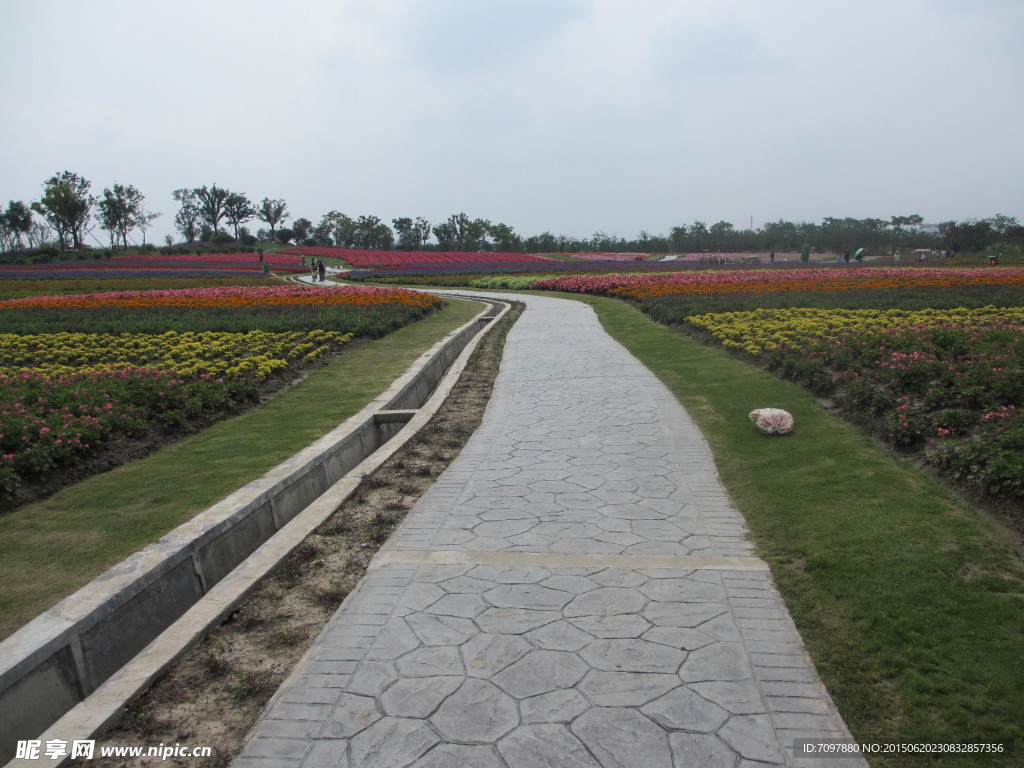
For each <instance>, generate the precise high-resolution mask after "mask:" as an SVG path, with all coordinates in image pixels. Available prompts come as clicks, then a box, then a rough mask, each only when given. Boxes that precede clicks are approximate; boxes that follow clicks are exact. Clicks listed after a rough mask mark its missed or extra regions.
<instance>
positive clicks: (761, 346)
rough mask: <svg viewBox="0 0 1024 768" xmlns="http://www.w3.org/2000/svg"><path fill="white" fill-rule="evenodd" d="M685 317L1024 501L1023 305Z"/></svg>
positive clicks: (955, 470) (987, 486)
mask: <svg viewBox="0 0 1024 768" xmlns="http://www.w3.org/2000/svg"><path fill="white" fill-rule="evenodd" d="M687 322H688V323H689V324H690V325H691V326H692V327H693V328H695V329H699V330H700V331H702V332H704V333H707V334H709V335H710V336H711V337H712V338H714V339H715V340H716V341H718V342H720V343H721V344H723V345H724V346H726V347H729V348H732V349H735V350H737V351H739V352H742V353H744V354H747V355H750V356H752V357H754V358H757V359H760V360H762V361H763V362H764V363H765V364H766V365H767V366H768V367H769V368H770V369H772V370H774V371H776V372H778V373H779V374H780V375H783V376H787V377H789V378H793V379H795V380H798V381H800V382H802V383H804V384H806V385H808V386H810V387H811V388H812V389H815V390H817V391H818V392H819V393H821V394H834V395H836V396H837V398H838V399H839V400H840V401H841V403H842V404H843V405H844V407H845V408H846V409H847V410H848V411H849V412H851V413H852V414H854V415H859V416H860V417H862V418H863V419H864V420H865V421H867V422H868V423H869V424H871V425H872V426H874V427H875V429H876V430H877V431H878V433H879V434H880V435H881V436H882V437H883V438H884V439H885V440H886V441H887V442H888V443H889V444H891V445H893V446H894V447H896V448H901V449H921V450H923V451H924V455H925V457H926V459H927V460H928V461H929V462H931V463H932V464H933V465H934V466H935V467H937V468H939V469H940V470H941V471H943V472H944V473H946V474H948V475H949V476H950V477H952V478H953V479H954V480H957V481H960V482H962V483H964V484H966V485H968V486H971V487H973V488H975V489H977V490H979V491H982V492H984V493H987V494H989V495H991V496H996V497H1008V498H1016V499H1018V500H1019V499H1024V342H1022V339H1024V307H1020V306H1016V307H1001V308H997V307H982V308H975V309H967V308H957V309H922V310H916V311H909V310H901V309H888V310H878V309H869V310H843V309H808V308H788V309H761V310H754V311H749V312H724V313H712V314H704V315H695V316H691V317H689V318H688V321H687Z"/></svg>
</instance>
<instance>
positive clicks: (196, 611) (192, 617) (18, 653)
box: [0, 294, 510, 768]
mask: <svg viewBox="0 0 1024 768" xmlns="http://www.w3.org/2000/svg"><path fill="white" fill-rule="evenodd" d="M449 295H450V294H449ZM453 298H458V297H456V296H453ZM465 298H470V297H465ZM473 300H476V301H481V300H480V299H473ZM483 303H485V304H486V305H487V307H486V308H485V309H484V310H483V311H482V312H481V313H480V314H479V315H477V316H476V317H475V318H474V319H473V320H471V321H470V322H469V323H467V324H466V325H464V326H462V327H461V328H459V329H458V330H456V331H454V332H452V333H450V334H449V335H448V336H446V337H445V338H444V339H442V340H441V341H439V342H438V343H437V344H435V345H434V346H433V347H431V349H430V350H429V351H428V352H426V353H425V354H424V355H423V356H422V357H421V358H420V359H419V360H418V361H417V362H416V363H414V364H413V366H412V367H411V368H410V369H409V370H408V371H406V373H405V374H403V375H402V376H401V377H400V378H399V379H397V380H396V381H395V382H394V383H393V384H392V385H391V387H389V388H388V390H387V391H386V392H384V393H383V394H382V395H381V396H380V397H378V398H377V399H376V400H374V401H373V402H372V403H370V404H369V405H368V406H366V407H365V408H364V409H363V410H362V411H360V412H359V413H358V414H356V415H355V416H353V417H352V418H350V419H348V420H347V421H345V422H344V423H342V424H340V425H339V426H338V427H336V428H335V429H334V430H332V431H331V432H329V433H328V434H327V435H325V436H324V437H322V438H321V439H320V440H318V441H316V442H315V443H313V444H312V445H311V446H309V447H308V448H306V449H304V450H302V451H300V452H299V453H297V454H296V455H295V456H292V457H291V458H290V459H288V460H287V461H285V462H284V463H282V464H280V465H279V466H277V467H275V468H274V469H272V470H271V471H270V472H268V473H267V474H265V475H264V476H263V477H261V478H259V479H257V480H255V481H253V482H252V483H250V484H248V485H246V486H245V487H243V488H241V489H239V490H238V491H236V492H235V493H233V494H231V495H230V496H228V497H226V498H225V499H223V500H222V501H220V502H218V503H217V504H215V505H214V506H212V507H210V508H209V509H207V510H206V511H205V512H202V513H201V514H199V515H198V516H196V517H195V518H193V519H192V520H191V521H189V522H188V523H185V524H184V525H182V526H180V527H178V528H176V529H175V530H173V531H171V532H170V533H169V534H167V535H166V536H164V537H163V538H162V539H161V540H160V541H158V542H156V543H155V544H152V545H150V546H149V547H147V548H146V549H144V550H142V551H141V552H138V553H136V554H135V555H132V556H131V557H129V558H128V559H126V560H124V561H123V562H121V563H120V564H118V565H116V566H114V567H113V568H111V569H110V570H108V571H107V572H106V573H104V574H102V575H101V576H99V577H98V578H96V579H95V580H94V581H92V582H91V583H89V584H87V585H86V586H85V587H83V588H82V589H80V590H79V591H78V592H76V593H74V594H73V595H71V596H70V597H68V598H66V599H65V600H63V601H62V602H60V603H59V604H57V605H56V606H54V607H53V608H52V609H50V610H49V611H47V612H46V613H44V614H42V615H40V616H39V617H37V618H36V619H34V620H33V621H31V622H29V623H28V624H27V625H25V626H24V627H23V628H22V629H20V630H18V631H17V632H16V633H15V634H13V635H12V636H11V637H9V638H8V639H7V640H5V641H3V643H0V759H2V760H10V762H9V763H8V764H7V768H14V767H15V766H17V767H19V768H21V767H22V766H30V765H35V764H36V763H37V761H34V760H23V759H17V758H15V759H13V760H11V758H14V757H15V754H16V745H17V742H18V741H19V740H25V739H33V738H34V739H39V740H41V741H42V743H43V744H45V743H46V741H47V740H50V739H59V740H63V741H69V740H72V739H88V738H91V737H92V736H93V735H94V734H96V733H98V732H100V731H102V730H105V729H106V728H108V727H109V726H110V725H111V724H113V723H114V722H116V721H117V719H118V718H119V717H120V712H121V710H122V708H123V707H124V706H125V705H126V704H127V703H128V702H129V701H131V700H132V699H133V698H135V697H136V696H137V695H139V694H140V693H141V692H142V691H144V690H145V689H146V688H148V686H149V685H150V684H151V683H152V681H153V680H154V679H155V678H156V677H157V676H158V675H160V674H161V673H162V672H163V671H164V670H165V669H167V668H168V667H169V666H170V665H171V664H172V663H174V662H175V661H176V660H177V659H178V658H180V657H181V656H182V655H183V654H184V653H185V652H186V651H187V650H188V649H189V648H191V647H192V646H193V645H194V644H195V643H197V642H199V641H200V640H201V639H202V638H203V636H204V635H205V634H206V631H207V630H208V629H209V628H210V627H212V626H213V625H215V624H216V623H218V622H219V621H221V620H222V619H223V618H224V617H225V616H226V615H227V614H228V613H229V612H230V611H231V610H233V609H234V607H235V606H236V605H237V604H238V603H240V602H241V600H242V599H244V598H245V596H246V595H247V594H248V593H249V592H250V591H251V590H252V589H253V588H254V587H255V585H256V583H257V582H258V581H259V580H260V579H261V578H262V577H263V576H265V575H266V574H267V573H269V572H270V571H272V570H273V568H274V567H275V566H276V565H277V564H278V563H279V562H280V561H281V560H282V559H284V558H285V557H287V556H288V554H289V553H291V551H292V550H293V549H294V548H295V547H296V546H298V544H300V543H301V542H302V541H303V540H304V539H305V537H306V536H307V535H308V534H309V533H310V532H311V531H312V530H314V529H315V528H316V527H317V526H319V525H320V524H321V523H322V522H324V521H325V520H326V519H327V518H328V517H329V516H330V515H331V514H332V513H333V512H334V510H335V509H336V508H337V507H338V506H339V505H340V504H341V503H342V502H343V501H344V500H345V499H346V498H348V496H349V495H350V494H351V493H352V492H353V491H354V490H355V488H356V487H357V486H358V484H359V482H360V481H361V480H362V478H363V477H364V476H365V475H367V474H369V473H371V472H373V471H374V470H375V469H376V468H377V467H378V466H379V465H380V464H381V463H382V462H384V461H385V460H386V459H387V458H388V457H389V456H390V455H391V454H393V453H394V452H395V451H397V450H398V449H399V448H401V447H402V445H404V444H405V443H406V442H407V441H408V440H409V439H410V438H411V437H412V436H414V435H415V434H416V433H417V432H418V431H419V430H420V429H421V428H422V427H423V425H425V424H426V422H427V421H429V419H430V417H431V416H432V415H433V414H434V413H435V412H436V411H437V409H438V408H439V407H440V405H441V403H442V402H443V401H444V399H445V397H446V396H447V395H448V392H449V391H450V390H451V388H452V386H454V384H455V382H456V381H457V380H458V377H459V375H460V374H461V372H462V369H463V368H464V367H465V364H466V361H467V360H468V359H469V356H470V355H471V354H472V352H473V350H474V349H475V348H476V345H477V343H478V342H479V340H480V338H481V336H482V335H483V334H482V333H481V332H486V330H487V329H488V328H490V327H491V326H493V321H494V320H496V319H498V318H500V317H502V316H503V315H504V314H505V313H506V312H507V311H508V310H509V308H510V307H509V305H508V304H505V303H503V302H499V301H491V300H483ZM62 762H64V761H61V760H56V761H54V760H48V763H49V764H51V765H60V764H61V763H62Z"/></svg>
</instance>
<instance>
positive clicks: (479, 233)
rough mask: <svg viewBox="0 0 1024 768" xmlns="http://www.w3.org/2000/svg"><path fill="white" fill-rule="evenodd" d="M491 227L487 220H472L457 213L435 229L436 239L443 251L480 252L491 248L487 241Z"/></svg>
mask: <svg viewBox="0 0 1024 768" xmlns="http://www.w3.org/2000/svg"><path fill="white" fill-rule="evenodd" d="M490 227H491V223H490V222H489V221H487V220H486V219H471V218H469V216H467V215H466V214H464V213H455V214H452V215H451V216H449V217H448V219H447V221H445V222H444V223H442V224H438V225H437V226H436V227H434V237H436V238H437V243H438V248H440V249H441V250H442V251H479V250H481V249H482V248H483V249H488V248H490V243H488V242H487V240H486V238H487V233H488V231H489V230H490Z"/></svg>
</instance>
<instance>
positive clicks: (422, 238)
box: [391, 216, 430, 251]
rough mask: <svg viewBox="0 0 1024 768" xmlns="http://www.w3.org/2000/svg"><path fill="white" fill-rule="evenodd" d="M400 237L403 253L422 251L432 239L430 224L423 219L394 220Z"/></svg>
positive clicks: (400, 247)
mask: <svg viewBox="0 0 1024 768" xmlns="http://www.w3.org/2000/svg"><path fill="white" fill-rule="evenodd" d="M391 223H392V224H394V225H395V233H396V234H397V235H398V248H399V250H402V251H420V250H423V246H425V245H426V244H427V240H429V239H430V222H429V221H427V220H426V219H424V218H422V217H419V216H418V217H416V220H415V221H413V220H412V219H410V218H404V219H392V220H391Z"/></svg>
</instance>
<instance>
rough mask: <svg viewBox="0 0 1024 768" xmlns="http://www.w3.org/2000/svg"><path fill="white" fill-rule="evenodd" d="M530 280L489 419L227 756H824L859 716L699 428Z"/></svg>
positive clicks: (744, 762)
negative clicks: (800, 629) (794, 611)
mask: <svg viewBox="0 0 1024 768" xmlns="http://www.w3.org/2000/svg"><path fill="white" fill-rule="evenodd" d="M517 298H519V299H521V300H524V301H526V303H527V305H528V309H527V311H526V312H525V313H524V315H523V316H522V318H521V319H520V320H519V322H518V323H517V325H516V326H515V328H514V329H513V330H512V332H511V333H510V334H509V337H508V342H507V345H506V348H505V356H504V360H503V363H502V367H501V372H500V374H499V377H498V380H497V382H496V386H495V390H494V395H493V398H492V400H491V403H490V405H489V406H488V409H487V413H486V415H485V418H484V423H483V424H482V426H481V427H480V429H479V430H477V432H476V433H475V434H474V435H473V437H472V438H471V440H470V441H469V443H468V444H467V445H466V448H465V449H464V450H463V452H462V453H461V454H460V455H459V457H458V458H457V459H456V461H455V462H453V463H452V465H451V466H450V467H449V469H448V471H447V472H445V473H444V474H443V475H442V476H441V477H440V478H439V480H438V482H437V483H436V485H435V486H434V487H433V488H432V489H431V490H430V491H429V492H428V493H427V494H426V495H425V496H424V497H423V498H422V499H421V500H420V502H419V504H417V505H416V507H415V508H414V509H413V510H412V511H411V513H410V514H409V516H408V517H407V518H406V521H405V522H404V523H403V525H402V526H401V527H400V529H399V530H398V531H397V532H396V533H395V535H393V536H392V538H391V540H390V541H389V543H388V544H387V545H386V547H385V549H384V550H382V551H381V553H380V554H378V556H377V558H376V559H375V560H374V563H373V565H372V566H371V571H370V573H369V574H368V575H367V577H366V578H365V579H364V580H363V582H362V583H361V585H360V586H359V588H358V589H357V590H356V591H355V592H353V593H352V595H351V596H350V597H349V598H348V600H346V602H345V604H344V605H343V606H342V607H341V609H340V610H339V611H338V613H337V615H336V616H335V617H334V618H333V619H332V621H331V623H330V624H329V625H328V626H327V627H326V628H325V630H324V632H323V633H322V635H321V636H320V637H319V638H318V640H317V641H316V643H315V645H314V646H313V648H312V649H311V650H310V652H309V654H308V655H307V656H306V658H305V659H304V660H303V662H302V663H301V664H300V665H299V667H298V668H297V669H296V671H295V672H294V673H293V675H292V676H291V677H290V678H289V680H288V681H287V682H286V683H285V685H284V686H283V687H282V688H281V690H280V691H279V692H278V694H277V695H276V696H275V697H274V699H273V700H272V701H271V702H270V704H269V705H268V706H267V709H266V710H265V712H264V713H263V716H262V718H261V720H260V722H259V723H258V724H257V726H256V728H255V729H254V731H253V733H252V734H251V736H250V740H249V742H248V744H247V746H246V749H245V751H244V753H243V754H242V756H241V757H239V758H238V760H237V761H236V763H235V765H236V766H238V768H256V767H257V766H275V767H284V766H296V767H298V766H302V767H310V768H321V767H324V768H326V767H327V766H336V767H337V768H364V767H369V766H379V767H380V768H404V767H406V766H409V767H415V768H427V767H428V766H436V767H438V768H440V767H447V766H472V767H479V768H489V767H491V766H493V767H494V768H499V767H502V766H504V767H506V768H532V767H533V766H538V767H540V766H558V767H559V768H576V767H577V766H578V767H580V768H582V767H583V766H589V767H594V766H630V767H633V766H636V767H637V768H641V767H642V768H660V767H661V766H665V767H666V768H683V766H710V767H711V768H718V767H719V766H722V767H728V768H750V767H751V766H763V765H795V766H799V765H815V764H820V761H819V762H817V763H816V762H814V761H809V760H807V759H806V758H799V757H797V756H795V755H794V751H793V741H794V739H800V738H849V733H848V731H847V729H846V727H845V725H844V724H843V722H842V720H841V718H840V717H839V715H838V714H837V713H836V710H835V707H834V705H833V703H832V701H831V699H830V698H829V696H828V694H827V692H826V691H825V689H824V688H823V686H822V685H821V683H820V681H819V680H818V677H817V675H816V674H815V671H814V668H813V666H812V665H811V663H810V661H809V659H808V658H807V655H806V653H805V651H804V650H803V646H802V644H801V641H800V637H799V635H798V634H797V632H796V630H795V628H794V626H793V623H792V620H791V619H790V617H789V614H788V613H787V611H786V609H785V606H784V605H783V603H782V601H781V599H780V597H779V595H778V592H777V591H776V589H775V587H774V585H773V583H772V580H771V577H770V574H769V572H768V570H767V567H766V565H765V564H764V562H763V561H761V560H760V559H758V558H757V557H756V556H755V555H754V554H753V551H752V548H751V546H750V544H749V543H748V541H747V539H746V535H745V534H746V530H745V527H744V522H743V519H742V517H741V516H740V514H739V513H738V512H737V511H736V510H735V509H734V508H733V507H732V505H731V504H730V502H729V499H728V497H727V496H726V494H725V492H724V490H723V489H722V487H721V485H720V483H719V481H718V475H717V472H716V470H715V467H714V463H713V462H712V460H711V457H710V453H709V451H708V447H707V445H706V443H705V441H704V439H703V437H702V436H701V434H700V432H699V431H698V430H697V429H696V427H695V426H694V425H693V423H692V421H691V420H690V418H689V416H688V415H687V414H686V412H685V411H684V410H683V409H682V407H681V406H680V405H679V404H678V402H677V401H676V400H675V398H674V397H673V396H672V395H671V394H670V393H669V392H668V390H666V389H665V387H664V386H663V385H662V384H661V383H660V382H659V381H658V380H657V379H656V378H655V377H654V376H653V375H652V374H651V373H650V372H649V371H647V369H646V368H644V367H643V366H642V365H641V364H640V363H639V362H637V361H636V360H635V359H634V358H632V357H631V356H630V355H629V354H628V353H627V352H626V351H625V350H624V349H623V348H622V347H621V346H619V345H618V344H617V343H615V342H614V341H613V340H612V339H611V338H610V337H608V336H607V335H606V334H605V333H604V331H603V330H602V329H601V327H600V324H599V322H598V321H597V318H596V316H595V315H594V314H593V312H592V311H591V310H590V309H589V308H588V307H586V306H585V305H583V304H580V303H577V302H570V301H564V300H558V299H553V298H534V297H521V296H520V297H517ZM753 405H756V404H752V407H753ZM741 417H743V418H745V414H742V415H741ZM824 763H825V764H826V765H828V766H833V767H834V768H840V766H848V765H857V766H863V765H865V763H864V762H863V761H861V760H859V759H857V760H837V759H828V760H825V761H824Z"/></svg>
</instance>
